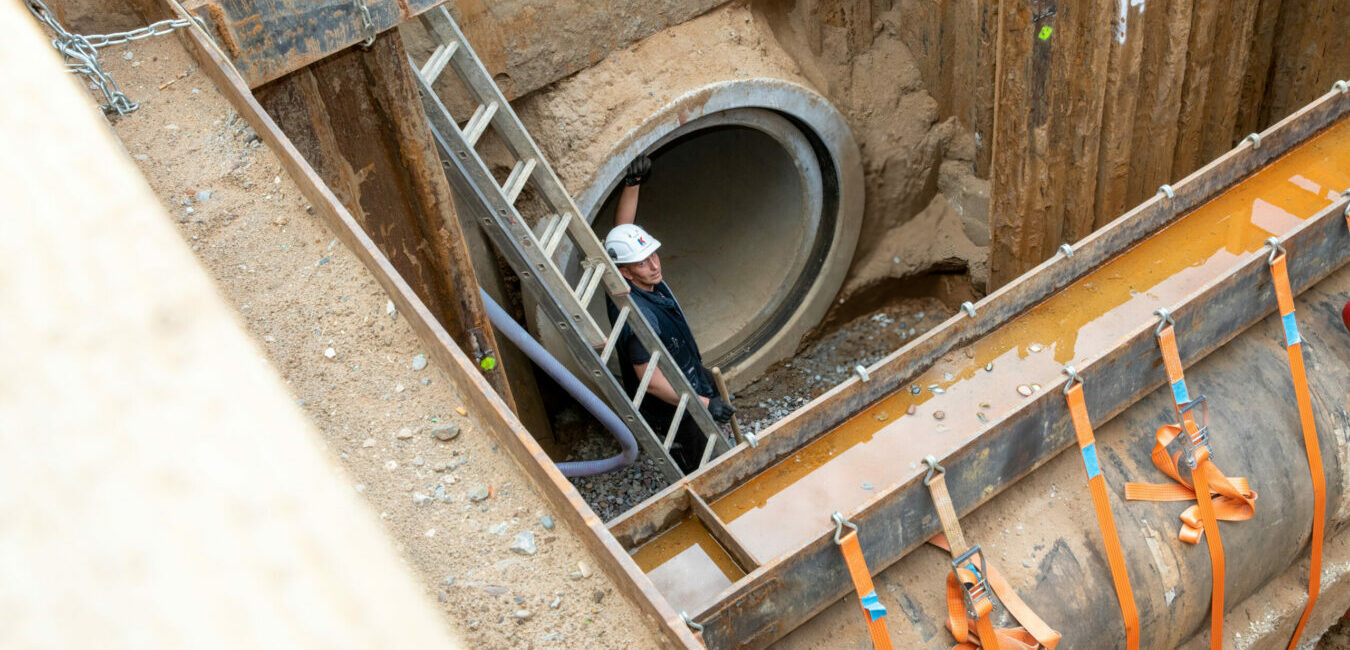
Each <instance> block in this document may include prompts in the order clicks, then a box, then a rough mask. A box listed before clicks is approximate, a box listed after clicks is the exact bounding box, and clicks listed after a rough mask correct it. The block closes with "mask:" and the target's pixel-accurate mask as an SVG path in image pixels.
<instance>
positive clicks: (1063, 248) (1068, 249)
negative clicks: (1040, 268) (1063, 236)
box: [1059, 244, 1073, 257]
mask: <svg viewBox="0 0 1350 650" xmlns="http://www.w3.org/2000/svg"><path fill="white" fill-rule="evenodd" d="M1059 252H1061V253H1064V257H1073V246H1070V245H1068V244H1060V245H1059Z"/></svg>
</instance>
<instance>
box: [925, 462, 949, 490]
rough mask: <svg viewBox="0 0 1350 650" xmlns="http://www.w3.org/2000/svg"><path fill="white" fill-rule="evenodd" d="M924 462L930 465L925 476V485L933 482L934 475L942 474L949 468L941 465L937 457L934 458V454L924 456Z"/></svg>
mask: <svg viewBox="0 0 1350 650" xmlns="http://www.w3.org/2000/svg"><path fill="white" fill-rule="evenodd" d="M923 464H924V465H927V466H928V473H927V474H925V475H924V477H923V484H924V485H930V484H932V482H933V477H934V476H940V475H942V474H946V473H947V468H945V467H943V466H941V465H939V464H938V462H937V458H934V457H933V456H924V457H923Z"/></svg>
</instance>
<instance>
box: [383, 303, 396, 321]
mask: <svg viewBox="0 0 1350 650" xmlns="http://www.w3.org/2000/svg"><path fill="white" fill-rule="evenodd" d="M384 313H385V314H388V315H389V317H390V318H393V317H395V316H397V315H398V310H397V309H395V308H394V301H392V300H386V301H385V302H384Z"/></svg>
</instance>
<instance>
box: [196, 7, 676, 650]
mask: <svg viewBox="0 0 1350 650" xmlns="http://www.w3.org/2000/svg"><path fill="white" fill-rule="evenodd" d="M181 34H182V37H183V39H184V40H185V42H186V43H187V45H188V47H189V49H190V50H192V51H193V53H194V54H195V55H196V56H197V60H198V62H199V63H200V64H201V66H202V69H203V70H204V71H205V72H206V73H207V74H208V75H209V76H210V77H211V78H212V80H214V81H215V82H216V85H217V86H218V87H219V88H220V91H221V93H222V94H224V95H225V96H226V97H227V98H229V99H230V101H231V103H232V104H233V105H234V107H235V109H236V110H238V111H239V114H240V115H241V116H243V117H244V118H245V119H247V120H248V121H249V123H250V124H251V125H252V126H253V127H254V128H255V129H256V130H257V132H258V134H259V135H260V136H261V137H262V138H263V140H264V141H265V142H267V144H268V145H269V146H270V147H271V148H272V150H273V151H274V152H275V153H276V154H277V156H278V158H280V160H281V161H282V164H283V166H284V167H285V168H286V171H287V173H288V174H290V175H291V177H292V178H293V179H294V180H295V182H296V184H297V185H298V186H299V187H300V189H301V191H302V192H303V193H304V194H305V197H306V198H308V199H309V200H310V201H311V202H312V203H313V205H314V208H315V210H316V211H317V212H318V213H319V215H320V216H321V217H323V218H324V219H325V221H327V222H328V224H329V226H330V227H332V228H333V230H334V232H335V233H336V234H337V235H338V237H339V238H340V239H341V240H342V242H343V244H344V245H346V246H347V247H348V248H350V249H351V250H352V252H353V253H354V254H355V255H356V256H357V258H358V259H360V260H361V262H362V263H363V264H365V265H366V268H368V269H369V270H370V272H371V273H372V274H373V275H374V276H375V279H376V280H377V281H378V282H379V283H380V286H381V287H383V288H384V289H385V291H387V292H389V296H390V299H392V300H393V301H394V304H395V306H397V307H398V309H399V311H400V312H401V313H402V314H403V315H404V316H405V317H406V318H407V319H408V322H409V323H410V324H411V325H412V326H413V329H414V331H415V332H416V333H417V335H418V337H419V338H420V339H421V340H422V342H423V344H425V345H426V346H427V347H428V349H429V350H430V352H431V355H432V357H433V358H434V359H435V360H436V362H437V363H438V364H439V367H441V368H442V369H443V370H445V372H446V373H447V374H449V375H450V380H451V381H453V382H455V384H456V385H457V386H460V387H461V391H462V396H463V398H464V400H465V402H466V403H467V406H468V408H470V409H471V410H472V411H473V413H474V415H475V416H476V417H477V418H480V421H481V422H482V424H483V428H484V429H486V430H487V431H488V432H489V433H490V434H491V435H493V436H496V437H497V439H498V440H499V441H500V442H501V444H502V446H503V447H505V448H506V449H507V451H508V453H510V454H511V455H512V457H514V458H515V460H516V462H518V463H520V464H521V466H522V467H523V468H524V470H525V472H526V473H527V474H529V476H530V478H531V479H532V480H533V481H534V482H535V484H536V485H537V487H538V488H539V490H540V491H541V492H542V493H543V495H544V498H545V499H547V500H548V501H549V503H550V504H551V505H552V506H553V508H555V509H556V510H557V512H558V514H559V516H560V517H562V518H563V519H565V520H566V521H567V523H568V525H570V526H572V527H573V528H575V529H576V530H577V533H578V535H579V536H580V538H581V539H582V542H583V543H584V544H585V545H586V547H587V550H589V551H590V552H591V553H592V554H593V555H594V556H595V558H596V561H597V562H599V563H600V564H601V565H602V566H603V567H604V569H605V570H606V571H607V572H608V573H609V574H610V576H611V577H612V578H613V579H614V581H615V584H616V585H618V586H619V588H620V589H621V590H622V591H623V593H624V595H625V596H626V597H628V598H630V599H631V600H633V601H634V602H635V603H636V604H637V606H638V609H639V611H641V612H643V613H644V614H646V615H647V616H648V618H649V623H651V624H652V625H655V626H657V627H658V629H660V630H661V632H662V633H663V634H664V635H665V637H666V639H667V640H668V641H669V642H670V643H672V644H674V645H677V646H684V647H698V640H697V639H696V638H695V637H694V635H693V634H692V633H691V632H690V630H689V629H688V627H686V626H685V625H684V623H683V622H682V621H681V620H680V619H679V618H678V616H677V614H676V613H675V612H674V611H673V610H672V609H671V608H670V605H669V604H667V603H666V601H665V599H664V598H663V597H662V596H661V595H660V593H659V592H657V591H656V588H655V586H654V585H652V583H651V581H650V580H648V579H647V576H646V575H645V574H643V573H642V571H641V570H640V569H639V568H638V567H637V565H636V564H635V563H634V562H633V561H632V559H630V558H629V557H628V554H627V552H625V551H624V549H623V548H622V547H621V546H619V544H618V542H617V541H616V540H615V539H614V537H613V536H612V535H610V534H609V533H608V532H607V531H606V530H605V527H604V525H603V524H602V523H601V521H600V519H599V517H597V516H596V515H595V513H594V512H593V511H592V510H591V509H590V506H588V505H587V504H586V502H585V500H583V499H582V498H581V495H580V494H579V493H578V492H577V491H576V488H574V487H573V486H572V484H571V483H570V482H568V481H567V479H566V478H565V477H563V475H562V474H561V473H560V472H559V471H558V469H557V467H555V466H554V465H553V463H552V461H551V460H550V459H549V458H548V456H547V455H546V454H545V453H544V451H543V449H541V448H540V447H539V445H538V444H537V443H536V442H535V441H534V439H533V438H531V437H530V435H529V433H528V432H527V431H525V430H524V428H523V427H522V426H521V425H520V422H519V420H517V419H516V417H515V415H514V414H512V413H511V411H510V409H509V408H507V406H506V404H505V403H504V402H502V400H501V399H500V398H499V397H498V396H497V395H496V394H495V393H494V392H493V391H492V390H491V387H490V386H488V384H487V381H486V380H484V379H483V377H482V376H480V375H479V374H478V371H477V369H476V368H475V367H474V364H473V362H472V361H470V360H469V358H468V357H467V356H465V354H464V352H463V351H462V350H460V349H459V346H457V345H456V344H455V342H454V341H453V340H452V339H451V338H450V335H449V333H447V332H446V330H445V328H444V327H442V326H441V325H440V323H439V322H438V321H437V320H436V319H435V318H434V317H433V316H432V314H431V312H430V311H429V310H428V309H427V308H426V305H425V304H423V303H422V301H421V299H420V298H418V297H417V294H416V293H415V292H413V290H412V288H411V287H410V286H409V285H408V283H407V282H406V281H405V280H404V279H403V278H402V276H400V275H399V274H398V271H397V270H395V269H394V267H393V265H392V264H391V263H390V262H389V260H388V258H386V257H385V256H384V254H383V253H382V252H381V251H380V249H379V248H378V247H377V246H376V245H375V242H374V241H372V240H371V238H370V237H369V235H367V234H366V233H365V231H364V230H363V229H362V228H361V227H360V224H358V223H357V222H356V219H355V218H354V217H353V216H352V215H351V213H350V212H348V211H347V209H346V208H345V207H343V205H342V203H341V202H340V201H338V199H337V196H336V195H334V194H333V192H332V191H331V190H329V189H328V187H327V186H326V185H325V184H324V183H323V181H322V180H321V179H320V178H319V176H318V174H317V173H316V172H315V171H314V169H313V168H312V167H310V166H309V164H308V163H306V162H305V160H304V158H303V157H302V156H301V155H300V152H299V151H298V150H297V149H296V148H295V146H294V145H293V144H292V143H291V142H290V140H289V139H288V138H287V137H286V135H285V134H284V133H282V131H281V129H280V128H278V127H277V125H276V123H275V122H273V121H272V119H271V118H270V117H269V116H268V115H267V113H266V111H264V110H263V109H262V106H261V105H260V104H258V102H257V100H256V99H254V97H253V94H252V92H251V91H250V89H249V87H248V84H247V82H246V81H245V80H244V78H243V77H242V76H241V75H240V74H239V73H238V72H237V71H236V70H235V69H234V68H233V67H232V65H231V64H230V62H229V59H228V57H227V56H226V55H225V54H224V52H222V51H221V50H219V49H218V47H217V46H216V45H215V43H214V42H212V41H211V40H210V38H209V37H208V36H207V34H206V33H205V32H203V31H202V30H201V29H199V28H196V27H193V28H189V29H187V30H183V31H182V32H181Z"/></svg>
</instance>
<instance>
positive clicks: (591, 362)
mask: <svg viewBox="0 0 1350 650" xmlns="http://www.w3.org/2000/svg"><path fill="white" fill-rule="evenodd" d="M432 136H433V138H434V139H435V140H436V143H437V145H438V148H439V149H440V150H441V157H442V159H444V160H445V161H446V162H447V163H448V164H447V165H446V167H447V173H446V176H447V177H448V178H449V180H450V184H451V186H452V188H453V189H454V191H455V192H456V193H457V194H458V195H459V196H463V197H465V198H468V199H479V200H478V201H474V200H468V201H464V202H463V203H464V206H465V207H467V208H468V209H469V210H470V211H471V212H472V213H473V216H474V217H475V218H478V219H479V220H480V221H481V220H482V219H484V218H487V219H490V218H491V215H490V213H489V212H488V210H487V204H486V202H485V201H482V198H483V197H482V195H481V192H479V190H478V188H476V187H475V186H474V185H473V184H472V183H471V182H470V180H469V178H468V177H467V176H466V175H465V174H463V171H462V170H461V168H460V166H461V163H459V162H457V161H456V160H455V156H454V155H453V154H452V153H451V150H450V149H449V148H448V147H447V146H446V145H447V143H446V141H445V139H444V138H443V137H442V135H441V133H440V132H439V130H438V129H437V128H436V127H435V125H433V126H432ZM484 230H486V231H487V233H488V236H489V237H490V238H491V239H492V241H493V244H494V245H495V246H496V247H497V248H498V250H500V251H502V254H503V255H504V256H506V257H507V259H508V261H510V262H512V263H513V264H519V263H522V262H523V261H524V260H523V258H522V257H521V256H520V254H519V251H517V250H514V247H513V243H514V242H511V241H510V237H509V235H508V234H507V233H505V232H503V231H502V230H501V229H500V228H485V229H484ZM524 284H526V285H528V286H530V287H531V289H532V291H533V292H534V293H535V298H536V299H537V300H538V301H539V305H540V307H541V308H542V309H543V310H544V313H545V314H546V316H547V317H548V318H549V319H550V320H551V321H553V322H554V323H557V322H560V321H562V322H566V319H567V315H566V313H565V312H564V311H563V310H562V308H561V306H560V305H559V304H558V303H557V302H556V301H554V300H551V299H550V296H549V295H548V288H547V287H546V286H545V285H543V284H542V283H538V282H526V283H524ZM565 334H566V333H564V336H563V340H564V342H565V343H566V345H567V351H568V353H569V354H571V355H572V358H573V359H574V360H576V362H577V364H578V365H579V366H581V367H582V368H584V369H586V370H587V371H589V372H590V373H591V379H592V383H594V384H595V385H596V386H597V387H598V388H599V390H600V393H601V397H602V398H603V399H604V400H605V402H606V403H607V404H609V405H610V407H611V408H613V409H614V411H615V413H616V414H617V415H618V416H619V418H620V419H621V420H623V422H624V424H625V425H627V426H628V429H629V431H631V432H632V433H633V437H634V438H635V439H636V440H637V442H638V446H639V447H640V448H641V449H642V451H643V453H645V454H646V455H648V456H649V457H651V458H652V459H654V460H655V461H656V465H657V467H658V469H660V470H661V473H662V474H663V475H664V476H665V477H666V479H667V480H669V481H671V482H675V481H678V480H679V479H681V478H683V476H684V473H683V472H681V471H680V468H679V466H678V465H677V464H676V463H675V460H674V459H673V458H671V456H670V453H669V452H667V451H666V449H665V447H664V446H663V445H662V442H663V441H662V440H661V439H660V438H659V437H658V436H657V434H656V433H655V432H654V431H653V430H652V428H651V426H650V425H649V424H648V423H647V421H646V419H645V418H644V417H643V416H642V414H641V412H640V411H638V409H637V408H635V407H634V406H633V404H632V402H631V401H630V399H629V396H628V395H627V394H626V393H625V392H624V390H623V386H622V385H621V384H620V383H619V381H618V379H617V378H616V377H614V375H613V373H611V372H610V371H609V368H608V367H607V366H606V365H605V364H604V363H603V362H602V361H601V360H600V356H599V354H598V353H597V352H596V350H595V348H593V347H591V346H590V345H588V344H587V343H586V341H584V340H583V339H581V338H580V337H578V336H566V335H565Z"/></svg>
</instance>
